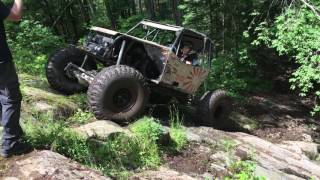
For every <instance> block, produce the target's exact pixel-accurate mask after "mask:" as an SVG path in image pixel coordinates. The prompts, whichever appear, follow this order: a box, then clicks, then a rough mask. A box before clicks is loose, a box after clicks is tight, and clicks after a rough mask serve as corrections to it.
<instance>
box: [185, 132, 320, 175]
mask: <svg viewBox="0 0 320 180" xmlns="http://www.w3.org/2000/svg"><path fill="white" fill-rule="evenodd" d="M187 132H191V134H195V135H197V138H190V137H189V138H190V140H195V139H197V140H198V141H202V142H207V143H214V144H215V143H217V142H219V140H221V139H232V140H233V141H235V144H236V147H235V148H236V149H235V151H239V152H242V153H241V154H243V153H246V154H247V155H248V156H253V159H254V160H255V161H257V163H258V165H259V166H260V167H262V168H264V169H266V170H269V171H273V172H278V173H279V172H280V173H282V174H285V175H287V177H290V178H288V179H299V178H303V179H311V178H314V179H320V166H319V165H318V164H316V163H314V162H313V161H312V160H310V159H309V158H308V157H307V156H306V155H305V154H304V153H303V152H304V151H305V150H303V149H301V147H302V145H301V146H298V145H297V144H298V143H294V147H292V146H290V147H288V146H289V145H290V143H287V145H286V146H284V145H279V144H273V143H271V142H269V141H266V140H263V139H261V138H258V137H256V136H252V135H249V134H245V133H238V132H237V133H229V132H223V131H219V130H215V129H212V128H207V127H197V128H187ZM191 136H192V135H191ZM199 137H200V138H199ZM199 139H200V140H199ZM291 144H292V143H291ZM304 145H305V144H304ZM311 147H312V148H315V145H313V146H311ZM297 148H298V149H297ZM299 148H300V149H299ZM267 179H268V177H267Z"/></svg>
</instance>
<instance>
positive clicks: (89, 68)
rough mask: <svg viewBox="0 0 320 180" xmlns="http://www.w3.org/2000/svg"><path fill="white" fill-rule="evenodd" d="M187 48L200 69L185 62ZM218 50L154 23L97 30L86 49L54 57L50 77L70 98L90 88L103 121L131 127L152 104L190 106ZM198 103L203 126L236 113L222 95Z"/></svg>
mask: <svg viewBox="0 0 320 180" xmlns="http://www.w3.org/2000/svg"><path fill="white" fill-rule="evenodd" d="M185 42H189V43H190V42H191V43H192V44H193V47H192V48H193V50H194V51H195V52H196V54H197V62H198V63H197V65H189V64H186V63H185V62H183V61H182V60H181V58H179V56H180V53H181V48H182V47H183V46H184V43H185ZM212 49H213V42H212V41H211V40H210V39H209V38H208V37H207V36H206V35H204V34H202V33H199V32H196V31H193V30H190V29H186V28H183V27H179V26H172V25H165V24H160V23H156V22H152V21H148V20H144V21H141V22H140V23H138V24H137V25H136V26H135V27H133V28H132V29H131V30H129V31H128V32H127V33H119V32H116V31H112V30H108V29H104V28H99V27H92V28H91V31H90V33H89V35H88V37H87V39H86V41H85V43H84V45H83V46H82V47H75V46H70V47H68V48H65V49H59V50H57V51H56V52H54V53H53V54H52V55H51V56H50V58H49V60H48V63H47V65H46V75H47V79H48V82H49V84H50V85H51V87H52V88H53V89H55V90H57V91H60V92H62V93H65V94H72V93H77V92H82V91H85V90H86V89H87V88H88V92H87V94H88V102H89V105H90V107H91V110H92V112H93V113H94V115H95V116H96V118H97V119H112V120H114V121H116V122H127V121H129V120H131V119H134V118H136V117H137V116H139V115H141V113H142V112H143V110H144V108H145V106H146V104H147V103H148V102H151V103H159V102H161V103H166V102H168V100H170V98H173V97H174V98H176V99H177V100H178V102H179V103H190V97H192V96H193V97H194V95H195V93H196V92H197V90H198V89H199V88H200V86H201V85H203V84H204V81H205V79H206V78H207V76H208V73H209V69H210V67H211V59H212V53H213V52H212ZM98 64H99V65H100V66H99V67H103V68H102V70H98ZM100 69H101V68H100ZM194 99H195V98H194ZM193 102H195V104H196V106H197V114H198V115H199V116H198V117H199V121H200V122H201V123H202V124H204V125H209V126H211V125H214V124H216V123H221V122H224V121H225V120H226V118H227V116H228V115H229V112H230V108H231V103H230V101H229V98H228V96H227V95H226V92H224V91H221V90H217V91H214V92H207V93H205V94H204V95H203V96H202V97H201V98H199V99H198V100H197V99H195V101H193Z"/></svg>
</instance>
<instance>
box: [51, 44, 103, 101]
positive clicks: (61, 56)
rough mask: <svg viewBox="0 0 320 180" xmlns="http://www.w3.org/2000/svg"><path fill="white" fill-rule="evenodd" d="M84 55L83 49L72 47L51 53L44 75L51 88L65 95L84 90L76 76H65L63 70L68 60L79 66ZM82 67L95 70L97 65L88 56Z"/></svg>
mask: <svg viewBox="0 0 320 180" xmlns="http://www.w3.org/2000/svg"><path fill="white" fill-rule="evenodd" d="M85 55H86V54H85V53H84V52H83V51H81V50H79V49H77V48H74V47H68V48H65V49H59V50H57V51H55V52H54V53H52V55H51V56H50V57H49V59H48V62H47V64H46V76H47V79H48V82H49V84H50V86H51V88H52V89H54V90H57V91H59V92H61V93H64V94H67V95H70V94H74V93H79V92H83V91H85V90H86V89H87V87H85V86H83V85H81V84H79V83H78V80H77V79H76V78H70V77H69V76H67V74H66V72H65V71H64V69H65V67H66V66H67V65H68V63H70V62H72V63H73V64H76V65H78V66H81V65H82V63H83V61H84V58H85ZM83 69H85V70H95V69H97V65H96V63H95V62H94V60H93V59H91V58H88V60H87V63H86V64H85V66H84V67H83Z"/></svg>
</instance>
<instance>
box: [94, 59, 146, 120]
mask: <svg viewBox="0 0 320 180" xmlns="http://www.w3.org/2000/svg"><path fill="white" fill-rule="evenodd" d="M121 77H129V78H132V79H136V80H138V81H139V82H140V83H141V86H142V87H143V89H144V96H145V97H144V102H143V105H142V107H141V108H140V110H139V111H138V112H137V113H136V114H135V115H134V116H132V117H129V118H126V119H123V117H122V116H121V114H108V112H105V110H104V109H103V108H102V107H101V106H100V105H99V104H100V101H101V95H102V94H103V90H104V89H106V86H108V85H109V84H108V82H110V81H111V80H114V79H117V78H121ZM149 95H150V89H149V86H148V83H147V82H146V80H145V78H144V76H143V75H142V74H141V73H140V72H139V71H138V70H136V69H134V68H131V67H129V66H125V65H114V66H110V67H107V68H104V69H103V70H102V71H101V72H99V73H98V75H97V76H96V77H95V79H94V80H93V82H92V83H91V84H90V86H89V89H88V102H89V106H90V108H91V111H92V112H93V114H94V115H95V117H96V118H97V119H101V120H113V121H116V122H120V123H123V122H124V121H131V120H133V119H135V118H137V117H139V116H140V115H141V114H142V113H143V111H144V107H145V105H146V103H147V102H148V99H149Z"/></svg>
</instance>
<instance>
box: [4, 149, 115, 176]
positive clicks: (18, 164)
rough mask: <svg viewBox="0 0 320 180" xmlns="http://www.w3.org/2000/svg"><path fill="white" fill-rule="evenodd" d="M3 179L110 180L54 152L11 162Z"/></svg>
mask: <svg viewBox="0 0 320 180" xmlns="http://www.w3.org/2000/svg"><path fill="white" fill-rule="evenodd" d="M7 171H8V172H6V173H5V174H6V175H8V176H7V177H3V179H6V178H7V179H8V180H9V179H28V180H35V179H56V180H58V179H59V180H69V179H73V180H77V179H81V180H108V179H110V178H108V177H104V176H103V175H102V174H100V173H99V172H97V171H95V170H92V169H89V168H86V167H84V166H82V165H80V164H79V163H77V162H75V161H72V160H69V159H67V158H66V157H64V156H62V155H60V154H57V153H55V152H52V151H38V152H33V153H31V154H30V155H28V156H26V157H25V158H21V159H18V160H16V161H13V162H11V164H9V167H8V170H7Z"/></svg>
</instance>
